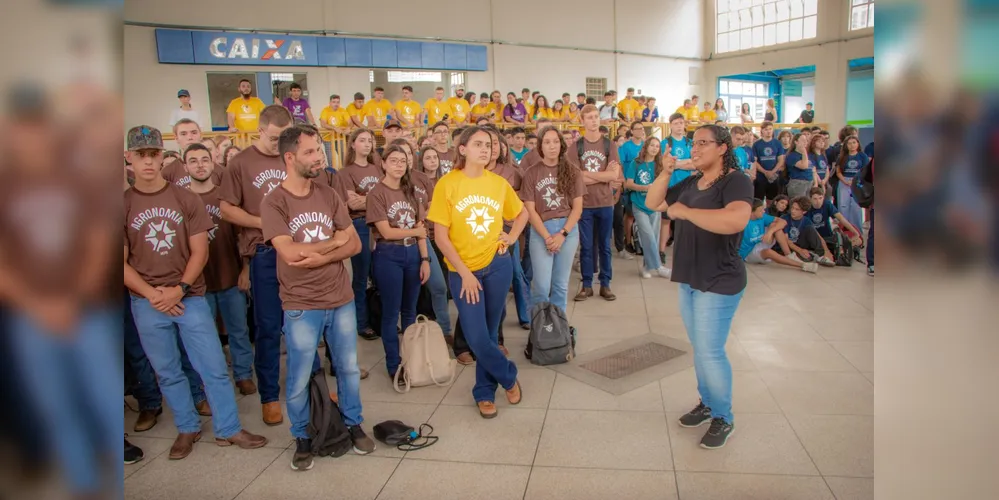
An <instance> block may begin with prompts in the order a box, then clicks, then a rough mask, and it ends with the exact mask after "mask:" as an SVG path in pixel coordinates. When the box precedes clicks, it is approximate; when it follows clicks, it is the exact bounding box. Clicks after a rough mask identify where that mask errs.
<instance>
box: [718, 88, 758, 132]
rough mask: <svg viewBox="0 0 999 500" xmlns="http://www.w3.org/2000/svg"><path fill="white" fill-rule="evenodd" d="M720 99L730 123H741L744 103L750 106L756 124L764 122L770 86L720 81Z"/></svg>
mask: <svg viewBox="0 0 999 500" xmlns="http://www.w3.org/2000/svg"><path fill="white" fill-rule="evenodd" d="M718 97H719V98H720V99H721V100H722V101H724V102H725V109H727V110H728V121H729V123H741V122H742V120H741V119H740V115H741V114H742V105H743V103H746V104H749V114H751V115H752V116H753V120H754V121H756V122H761V121H763V115H764V114H765V113H766V109H767V99H769V98H770V84H769V83H760V82H750V81H744V80H730V79H720V80H719V81H718Z"/></svg>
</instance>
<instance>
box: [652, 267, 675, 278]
mask: <svg viewBox="0 0 999 500" xmlns="http://www.w3.org/2000/svg"><path fill="white" fill-rule="evenodd" d="M656 272H657V273H659V277H660V278H666V279H670V277H671V276H673V270H672V269H670V268H668V267H666V266H662V267H660V268H659V269H657V270H656Z"/></svg>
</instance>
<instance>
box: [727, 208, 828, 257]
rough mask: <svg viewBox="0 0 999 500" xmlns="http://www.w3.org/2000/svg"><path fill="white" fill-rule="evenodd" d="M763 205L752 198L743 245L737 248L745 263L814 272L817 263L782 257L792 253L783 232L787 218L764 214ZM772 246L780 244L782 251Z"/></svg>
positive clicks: (743, 235)
mask: <svg viewBox="0 0 999 500" xmlns="http://www.w3.org/2000/svg"><path fill="white" fill-rule="evenodd" d="M763 208H764V207H763V200H761V199H759V198H754V199H753V213H752V215H750V217H749V223H748V224H746V229H744V230H743V233H742V244H741V246H740V247H739V256H740V257H742V260H744V261H746V263H747V264H766V263H768V262H776V263H778V264H783V265H785V266H788V267H794V268H797V269H801V270H802V271H805V272H809V273H815V272H817V271H818V269H819V265H818V264H817V263H815V262H801V261H798V260H794V259H791V258H789V257H785V255H790V254H791V249H790V247H789V245H788V240H787V235H786V234H784V228H785V227H787V221H785V220H784V219H777V218H774V216H772V215H770V214H767V213H765V212H764V210H763ZM774 247H780V249H781V250H782V251H783V252H784V253H783V254H781V253H780V252H777V251H776V250H774V249H773V248H774Z"/></svg>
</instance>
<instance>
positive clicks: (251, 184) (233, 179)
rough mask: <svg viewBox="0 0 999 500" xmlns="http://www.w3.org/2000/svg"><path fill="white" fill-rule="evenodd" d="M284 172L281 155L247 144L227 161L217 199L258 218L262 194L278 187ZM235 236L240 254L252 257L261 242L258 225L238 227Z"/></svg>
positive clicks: (285, 173)
mask: <svg viewBox="0 0 999 500" xmlns="http://www.w3.org/2000/svg"><path fill="white" fill-rule="evenodd" d="M287 175H288V174H287V172H285V166H284V162H283V161H281V157H280V156H269V155H265V154H263V153H261V152H260V150H259V149H257V147H256V146H250V147H248V148H246V149H244V150H242V151H240V152H239V153H236V156H233V157H232V159H231V160H229V166H228V167H227V168H226V169H225V175H223V176H222V184H221V189H220V190H219V199H220V200H222V201H224V202H226V203H229V204H232V205H234V206H237V207H239V208H242V209H243V210H245V211H246V213H248V214H250V215H254V216H258V217H259V216H260V204H261V202H263V200H264V196H266V195H267V193H270V192H271V191H273V190H274V189H275V188H277V187H278V186H280V185H281V181H283V180H284V179H285V177H286V176H287ZM238 235H239V254H240V255H242V256H243V257H251V256H253V254H254V253H256V251H257V245H260V244H263V242H264V239H263V236H261V234H260V230H259V229H257V228H252V227H239V228H238Z"/></svg>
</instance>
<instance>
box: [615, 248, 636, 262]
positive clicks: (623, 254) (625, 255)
mask: <svg viewBox="0 0 999 500" xmlns="http://www.w3.org/2000/svg"><path fill="white" fill-rule="evenodd" d="M617 256H618V257H620V258H622V259H624V260H635V256H634V255H631V254H630V253H628V251H627V250H621V251H620V252H618V253H617Z"/></svg>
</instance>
